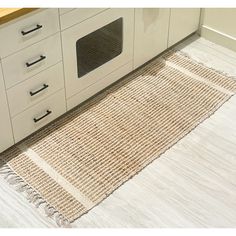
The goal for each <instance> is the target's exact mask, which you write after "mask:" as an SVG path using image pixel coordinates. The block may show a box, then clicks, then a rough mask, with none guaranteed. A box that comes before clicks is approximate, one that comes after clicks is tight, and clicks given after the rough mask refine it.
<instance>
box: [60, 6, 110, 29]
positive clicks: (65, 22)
mask: <svg viewBox="0 0 236 236" xmlns="http://www.w3.org/2000/svg"><path fill="white" fill-rule="evenodd" d="M104 10H106V8H79V9H74V10H72V11H69V12H67V13H66V14H63V15H61V16H60V19H61V30H64V29H66V28H68V27H71V26H72V25H75V24H77V23H80V22H82V21H84V20H86V19H88V18H90V17H92V16H94V15H96V14H98V13H99V12H102V11H104Z"/></svg>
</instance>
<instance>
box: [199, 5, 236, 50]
mask: <svg viewBox="0 0 236 236" xmlns="http://www.w3.org/2000/svg"><path fill="white" fill-rule="evenodd" d="M235 25H236V8H219V9H217V8H205V9H202V15H201V28H200V33H201V35H202V37H204V38H206V39H208V40H210V41H212V42H215V43H217V44H220V45H222V46H224V47H227V48H229V49H232V50H234V51H236V27H235Z"/></svg>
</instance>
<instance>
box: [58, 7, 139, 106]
mask: <svg viewBox="0 0 236 236" xmlns="http://www.w3.org/2000/svg"><path fill="white" fill-rule="evenodd" d="M133 29H134V9H106V10H103V11H102V12H100V13H98V14H96V15H94V16H92V17H90V18H88V19H86V20H84V21H82V22H80V23H78V24H76V25H74V26H71V27H70V28H67V29H65V30H64V31H63V32H62V48H63V58H64V72H65V85H66V86H65V87H66V98H67V100H68V101H69V105H68V107H69V109H70V108H72V107H74V106H75V105H77V104H79V103H81V102H83V101H84V100H86V99H87V98H88V97H90V96H92V95H94V94H95V93H97V92H99V91H100V90H101V89H103V88H104V87H106V86H108V85H109V84H111V83H113V82H115V80H117V79H119V78H121V77H122V76H124V75H125V74H127V73H129V72H130V71H131V70H132V60H133V34H134V32H133Z"/></svg>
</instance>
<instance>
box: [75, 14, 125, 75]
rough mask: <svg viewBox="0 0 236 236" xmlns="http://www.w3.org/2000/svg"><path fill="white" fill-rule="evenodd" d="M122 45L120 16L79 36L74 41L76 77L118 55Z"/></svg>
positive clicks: (121, 20) (121, 21)
mask: <svg viewBox="0 0 236 236" xmlns="http://www.w3.org/2000/svg"><path fill="white" fill-rule="evenodd" d="M122 47H123V19H122V18H119V19H117V20H115V21H113V22H111V23H110V24H108V25H105V26H103V27H102V28H100V29H98V30H96V31H94V32H92V33H90V34H88V35H86V36H84V37H83V38H80V39H79V40H78V41H77V42H76V54H77V71H78V78H80V77H82V76H84V75H86V74H87V73H89V72H90V71H93V70H94V69H96V68H98V67H100V66H102V65H103V64H105V63H106V62H108V61H110V60H112V59H113V58H115V57H117V56H118V55H120V54H121V53H122Z"/></svg>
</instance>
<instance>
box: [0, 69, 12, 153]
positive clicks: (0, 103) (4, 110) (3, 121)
mask: <svg viewBox="0 0 236 236" xmlns="http://www.w3.org/2000/svg"><path fill="white" fill-rule="evenodd" d="M0 114H1V115H0V153H1V152H2V151H4V150H5V149H7V148H8V147H10V146H11V145H13V144H14V140H13V135H12V128H11V122H10V116H9V110H8V105H7V99H6V93H5V88H4V82H3V75H2V70H1V67H0Z"/></svg>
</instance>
